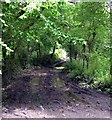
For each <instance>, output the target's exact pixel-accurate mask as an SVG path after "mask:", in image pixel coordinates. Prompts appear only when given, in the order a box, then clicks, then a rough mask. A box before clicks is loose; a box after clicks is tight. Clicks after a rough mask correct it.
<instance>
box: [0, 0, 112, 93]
mask: <svg viewBox="0 0 112 120" xmlns="http://www.w3.org/2000/svg"><path fill="white" fill-rule="evenodd" d="M2 6H3V9H2V14H1V15H2V17H1V22H2V32H3V36H2V37H3V42H0V45H2V58H3V66H2V68H3V69H2V70H3V86H7V85H8V84H9V83H10V82H11V80H12V79H13V78H14V77H15V76H16V75H17V74H18V72H19V71H21V69H28V68H30V67H31V66H45V67H49V66H52V65H53V64H54V63H55V62H56V61H57V60H58V59H61V57H62V55H64V56H65V53H61V52H60V49H62V50H64V51H65V52H66V54H67V56H66V57H67V62H66V63H65V65H64V67H65V69H66V70H68V75H69V76H70V77H71V78H72V79H73V81H74V83H75V80H77V78H78V79H79V80H80V81H83V80H84V81H85V82H87V83H88V84H89V85H91V84H92V86H93V87H95V88H99V89H101V90H107V91H108V92H112V89H111V88H112V87H111V86H112V80H111V78H110V77H111V75H110V69H112V67H110V66H112V65H111V63H110V49H111V47H110V45H111V43H110V11H109V8H108V6H107V3H106V2H101V3H100V2H99V3H98V2H86V3H85V2H84V3H83V2H78V3H75V4H70V3H69V2H62V1H60V2H39V3H32V2H27V3H21V2H10V3H6V2H3V3H2ZM0 57H1V55H0ZM111 71H112V70H111Z"/></svg>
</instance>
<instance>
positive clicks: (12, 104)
mask: <svg viewBox="0 0 112 120" xmlns="http://www.w3.org/2000/svg"><path fill="white" fill-rule="evenodd" d="M67 80H68V78H67V76H66V75H65V74H63V73H60V71H59V70H55V69H50V68H49V69H48V68H43V69H33V70H31V71H29V72H28V73H27V74H26V75H25V76H24V77H21V78H19V79H18V81H16V82H15V83H14V84H13V85H11V86H9V87H8V88H7V91H8V96H5V97H4V99H3V101H4V102H5V100H6V102H5V105H4V106H3V107H2V117H3V118H110V112H111V111H112V110H111V109H110V97H109V96H108V95H105V94H101V93H98V92H97V91H95V90H91V89H89V90H85V89H82V88H80V87H78V86H77V85H73V84H71V83H68V82H67Z"/></svg>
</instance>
